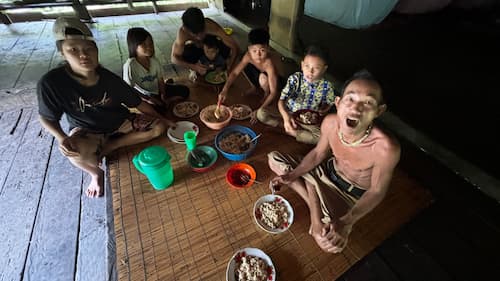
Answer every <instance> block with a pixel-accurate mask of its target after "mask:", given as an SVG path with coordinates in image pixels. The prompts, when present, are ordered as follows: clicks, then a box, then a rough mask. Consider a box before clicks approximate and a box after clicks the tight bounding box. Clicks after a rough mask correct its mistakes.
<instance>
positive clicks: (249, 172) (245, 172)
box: [226, 163, 257, 189]
mask: <svg viewBox="0 0 500 281" xmlns="http://www.w3.org/2000/svg"><path fill="white" fill-rule="evenodd" d="M242 176H243V177H245V176H246V177H248V178H249V180H248V181H245V180H243V179H242ZM256 177H257V173H255V169H254V168H253V167H252V166H250V165H248V164H246V163H236V164H234V165H232V166H231V167H229V170H227V173H226V181H227V183H228V184H229V185H230V186H231V187H233V188H236V189H242V188H248V187H250V186H252V184H253V183H254V181H255V178H256Z"/></svg>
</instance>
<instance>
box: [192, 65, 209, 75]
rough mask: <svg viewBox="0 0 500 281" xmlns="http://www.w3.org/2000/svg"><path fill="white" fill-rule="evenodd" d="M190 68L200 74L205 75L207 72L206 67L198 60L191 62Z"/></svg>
mask: <svg viewBox="0 0 500 281" xmlns="http://www.w3.org/2000/svg"><path fill="white" fill-rule="evenodd" d="M192 69H193V70H194V71H196V72H197V73H198V74H200V75H205V74H206V73H207V70H208V67H207V66H206V65H203V64H201V63H199V62H198V63H195V64H193V66H192Z"/></svg>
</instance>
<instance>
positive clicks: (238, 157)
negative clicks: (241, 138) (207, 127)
mask: <svg viewBox="0 0 500 281" xmlns="http://www.w3.org/2000/svg"><path fill="white" fill-rule="evenodd" d="M235 132H238V133H242V134H248V135H249V136H250V138H251V139H253V138H255V137H256V136H257V134H256V133H255V132H254V131H253V130H252V129H250V128H248V127H245V126H240V125H232V126H229V127H227V128H224V130H222V131H220V132H219V133H218V134H217V136H215V148H217V150H218V151H219V152H220V153H221V154H222V156H224V157H225V158H226V159H228V160H231V161H243V160H245V159H246V158H247V157H248V156H250V154H252V152H253V151H254V149H255V146H257V142H258V140H259V139H256V140H254V141H253V142H252V143H251V144H250V147H249V148H248V149H247V150H246V151H245V152H243V153H229V152H226V151H224V150H222V149H221V148H220V146H219V142H220V141H221V140H222V139H223V138H224V137H225V136H226V135H228V134H231V133H235Z"/></svg>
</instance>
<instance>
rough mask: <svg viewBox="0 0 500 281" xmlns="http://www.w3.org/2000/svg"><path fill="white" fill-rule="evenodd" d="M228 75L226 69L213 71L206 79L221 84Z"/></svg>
mask: <svg viewBox="0 0 500 281" xmlns="http://www.w3.org/2000/svg"><path fill="white" fill-rule="evenodd" d="M226 79H227V75H226V72H225V71H212V72H209V73H208V74H207V76H206V77H205V80H206V81H207V82H209V83H213V84H220V83H224V82H226Z"/></svg>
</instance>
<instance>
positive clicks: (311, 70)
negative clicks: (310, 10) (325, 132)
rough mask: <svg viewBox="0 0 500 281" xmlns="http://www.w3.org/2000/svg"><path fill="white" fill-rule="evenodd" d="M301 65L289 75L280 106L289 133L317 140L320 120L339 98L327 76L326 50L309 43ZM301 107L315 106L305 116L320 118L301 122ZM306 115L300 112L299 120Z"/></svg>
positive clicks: (298, 138) (304, 138) (307, 140)
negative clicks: (297, 114) (299, 70)
mask: <svg viewBox="0 0 500 281" xmlns="http://www.w3.org/2000/svg"><path fill="white" fill-rule="evenodd" d="M301 68H302V72H296V73H294V74H292V75H290V77H288V80H287V83H286V85H285V87H284V88H283V90H282V91H281V96H280V99H279V101H278V109H279V111H280V114H281V116H282V118H283V126H284V128H285V131H286V133H287V134H289V135H291V136H294V137H295V138H296V140H297V141H299V142H303V143H309V144H316V143H317V142H318V140H319V136H320V125H321V124H320V123H319V122H316V121H319V118H320V116H321V115H325V114H326V113H327V112H328V111H329V110H330V109H331V108H332V106H333V105H334V100H335V97H334V92H333V84H332V83H331V82H330V81H328V80H326V79H325V78H324V77H323V75H324V74H325V72H326V69H327V68H328V65H327V58H326V55H325V53H324V52H323V51H322V50H321V49H319V48H317V47H315V46H309V47H308V48H307V49H306V51H305V54H304V59H303V60H302V62H301ZM299 110H311V112H309V113H307V111H305V112H306V113H304V114H303V116H306V117H308V118H311V119H313V118H317V120H314V121H312V120H310V121H311V122H310V123H311V124H308V123H309V122H297V120H296V119H295V118H296V117H297V116H296V113H297V111H299ZM301 112H304V111H301ZM307 114H309V115H307ZM303 116H299V120H301V117H303ZM302 121H307V120H302Z"/></svg>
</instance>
